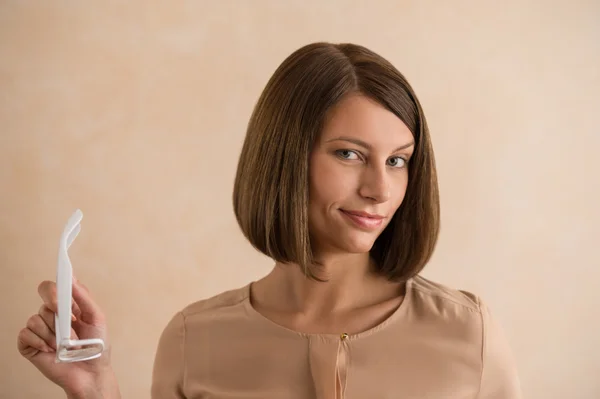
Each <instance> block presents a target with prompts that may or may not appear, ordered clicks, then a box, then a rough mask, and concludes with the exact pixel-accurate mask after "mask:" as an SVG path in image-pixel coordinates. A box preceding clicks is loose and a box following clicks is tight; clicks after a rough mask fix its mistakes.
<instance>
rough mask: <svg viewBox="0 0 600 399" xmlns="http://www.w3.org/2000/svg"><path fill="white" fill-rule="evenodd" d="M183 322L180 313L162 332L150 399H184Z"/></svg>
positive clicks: (153, 372)
mask: <svg viewBox="0 0 600 399" xmlns="http://www.w3.org/2000/svg"><path fill="white" fill-rule="evenodd" d="M184 343H185V320H184V316H183V314H182V313H181V312H178V313H177V314H176V315H175V316H173V317H172V318H171V320H170V321H169V323H168V324H167V326H166V327H165V329H164V330H163V332H162V334H161V336H160V339H159V342H158V349H157V351H156V356H155V359H154V367H153V371H152V388H151V396H150V397H151V398H152V399H185V395H184V393H183V378H184V370H185V358H184Z"/></svg>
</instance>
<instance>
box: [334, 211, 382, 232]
mask: <svg viewBox="0 0 600 399" xmlns="http://www.w3.org/2000/svg"><path fill="white" fill-rule="evenodd" d="M340 212H342V214H343V215H344V216H345V217H346V219H348V220H349V221H351V222H352V223H353V224H354V225H355V226H357V227H359V228H361V229H362V230H369V231H371V230H377V229H378V228H380V227H381V225H382V224H383V220H384V219H385V217H384V216H381V215H377V214H371V213H367V212H362V211H349V210H345V209H340Z"/></svg>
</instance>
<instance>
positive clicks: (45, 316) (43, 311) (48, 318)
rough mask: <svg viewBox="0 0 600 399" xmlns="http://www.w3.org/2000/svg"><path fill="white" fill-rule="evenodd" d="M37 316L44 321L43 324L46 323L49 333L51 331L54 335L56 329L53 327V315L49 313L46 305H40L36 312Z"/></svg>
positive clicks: (51, 312)
mask: <svg viewBox="0 0 600 399" xmlns="http://www.w3.org/2000/svg"><path fill="white" fill-rule="evenodd" d="M38 314H39V315H40V317H41V318H42V320H44V323H46V325H47V326H48V328H49V329H50V331H52V333H53V334H54V333H55V332H56V329H55V327H54V315H55V313H54V312H53V311H51V310H50V309H48V307H47V306H46V305H42V306H40V309H39V310H38Z"/></svg>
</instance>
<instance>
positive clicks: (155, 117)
mask: <svg viewBox="0 0 600 399" xmlns="http://www.w3.org/2000/svg"><path fill="white" fill-rule="evenodd" d="M119 3H120V4H118V5H117V2H100V3H95V4H90V3H88V2H76V1H60V2H58V1H55V2H49V1H45V2H26V1H22V2H21V1H3V2H1V3H0V126H1V128H0V190H1V195H0V268H1V271H2V279H0V314H1V315H2V317H3V321H2V328H1V329H0V359H2V361H1V362H0V398H11V399H12V398H19V399H20V398H25V399H29V398H42V397H43V398H47V399H53V398H61V397H63V394H62V392H61V391H60V390H59V389H58V388H56V387H54V386H52V385H51V384H50V383H49V382H48V381H46V380H45V379H44V378H43V377H42V376H41V375H40V374H39V373H38V372H37V370H35V369H34V368H33V366H31V365H30V364H29V363H28V362H27V361H26V360H24V359H22V358H21V357H20V356H19V354H18V352H17V350H16V335H17V332H18V330H19V329H20V328H21V327H22V326H23V325H24V323H25V321H26V320H27V318H28V317H29V316H30V315H31V314H32V313H35V312H36V311H37V309H38V307H39V304H40V303H39V298H38V296H37V292H36V287H37V284H38V283H39V282H40V281H42V280H44V279H53V278H54V273H55V262H56V254H57V247H58V237H59V234H60V231H61V230H62V227H63V224H64V222H65V221H66V219H67V218H68V216H69V215H70V214H71V212H72V211H73V210H74V209H75V208H81V209H82V211H83V213H84V219H83V225H82V232H81V234H80V236H79V238H78V239H77V241H76V242H75V244H74V245H73V247H72V250H71V255H72V259H73V262H74V268H75V271H76V273H77V275H78V276H79V278H80V279H81V280H83V281H84V282H85V283H86V284H87V285H88V286H89V288H90V289H91V291H92V292H93V293H94V295H95V297H96V299H97V301H98V302H99V303H100V304H101V305H102V306H103V308H104V310H105V312H106V313H107V315H108V318H109V328H110V333H111V338H112V343H113V345H114V356H113V361H114V367H115V370H116V373H117V375H118V377H119V380H120V382H121V389H122V393H123V397H124V398H146V397H148V395H149V385H150V376H151V367H152V360H153V357H154V350H155V346H156V342H157V339H158V335H159V334H160V332H161V331H162V328H163V327H164V325H165V323H166V322H167V320H168V319H169V317H170V316H171V315H172V314H173V312H174V311H176V310H178V309H179V308H180V307H182V306H184V305H185V304H187V303H189V302H191V301H194V300H197V299H200V298H204V297H207V296H209V295H212V294H215V293H217V292H219V291H222V290H224V289H229V288H232V287H236V286H239V285H241V284H245V283H246V282H247V281H248V280H250V279H255V278H259V277H260V276H261V275H262V274H264V273H266V272H268V271H269V270H270V266H271V262H270V260H269V259H265V258H264V257H262V256H260V255H258V254H256V252H255V251H254V250H253V249H252V248H251V247H250V246H249V244H247V243H246V242H245V241H244V240H243V238H242V236H241V234H240V233H239V230H238V228H237V225H236V223H235V220H234V218H233V213H232V207H231V189H232V182H233V175H234V172H235V166H236V162H237V156H238V153H239V150H240V148H241V144H242V140H243V136H244V129H245V125H246V121H247V119H248V117H249V115H250V112H251V109H252V107H253V105H254V102H255V101H256V99H257V97H258V95H259V94H260V91H261V90H262V88H263V86H264V85H265V83H266V81H267V79H268V78H269V76H270V75H271V73H272V72H273V71H274V70H275V68H276V67H277V65H278V64H279V63H280V62H281V61H282V60H283V59H284V58H285V57H286V56H287V55H288V54H289V53H291V52H292V51H293V50H295V49H296V48H298V47H300V46H302V45H304V44H307V43H309V42H312V41H317V40H327V41H334V42H339V41H350V42H356V43H360V44H364V45H366V46H368V47H370V48H372V49H373V50H375V51H377V52H379V53H380V54H382V55H383V56H385V57H387V58H388V59H390V60H391V61H392V62H393V63H394V64H395V65H396V66H397V67H398V68H399V69H400V70H401V71H402V72H403V73H405V75H406V76H407V77H408V79H409V81H410V82H411V83H412V84H413V86H414V87H415V89H416V90H417V93H418V94H419V96H420V98H421V101H422V103H423V105H424V108H425V112H426V115H427V117H428V119H429V122H430V126H431V131H432V138H433V143H434V148H435V150H436V156H437V162H438V168H439V175H440V184H441V192H442V211H443V226H442V233H441V237H440V242H439V245H438V248H437V251H436V253H435V257H434V259H433V260H432V262H431V264H430V265H429V267H428V268H427V269H426V273H425V274H426V275H428V276H429V277H431V278H434V279H436V280H438V281H440V282H443V283H446V284H449V285H451V286H455V287H458V288H465V289H469V290H472V291H475V292H476V293H478V294H480V295H481V296H483V297H484V299H486V301H487V302H488V303H489V304H490V306H491V307H492V308H493V310H494V311H495V313H496V314H497V316H498V317H499V318H500V319H501V320H502V321H503V323H504V325H505V330H506V332H507V335H508V338H509V339H510V341H511V344H512V345H513V347H514V350H515V354H516V357H517V360H518V362H519V367H520V370H521V375H522V379H523V385H524V390H525V393H526V396H527V397H528V398H544V399H554V398H556V399H565V398H569V399H571V398H573V399H593V398H598V397H600V384H599V383H598V379H597V372H598V370H600V346H599V345H600V341H599V340H598V336H599V334H600V333H599V328H600V323H599V322H598V317H597V315H598V314H599V313H598V310H597V309H598V306H599V305H600V299H599V295H598V290H597V286H598V283H597V281H598V279H600V268H599V266H600V256H599V255H598V248H597V246H594V244H596V240H597V237H599V236H600V231H599V228H598V226H599V225H600V215H599V211H598V204H599V203H600V198H599V197H600V184H599V179H598V172H600V163H599V161H598V157H597V152H598V148H599V147H600V137H599V136H600V132H599V130H600V129H599V126H600V124H599V123H598V120H597V115H598V109H599V108H600V99H599V96H598V92H600V74H599V71H600V6H599V4H598V2H592V1H588V2H584V1H572V2H566V1H563V2H558V1H553V2H549V1H545V2H542V1H539V2H533V1H508V2H506V1H503V2H480V1H478V2H475V1H472V2H470V1H453V2H437V1H404V2H401V1H393V0H390V1H383V0H382V1H379V2H372V1H355V2H345V1H341V0H338V1H330V2H327V5H323V4H321V2H320V1H286V2H279V1H233V0H230V1H221V2H216V1H215V2H209V1H196V2H193V1H186V2H154V3H152V5H151V4H150V2H144V1H127V2H119ZM375 4H377V6H375ZM594 315H595V316H594Z"/></svg>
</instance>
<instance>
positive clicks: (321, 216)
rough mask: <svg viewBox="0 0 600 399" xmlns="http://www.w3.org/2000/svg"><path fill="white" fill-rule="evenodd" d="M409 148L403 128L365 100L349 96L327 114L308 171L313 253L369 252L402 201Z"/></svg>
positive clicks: (410, 140) (408, 137) (411, 145)
mask: <svg viewBox="0 0 600 399" xmlns="http://www.w3.org/2000/svg"><path fill="white" fill-rule="evenodd" d="M413 149H414V141H413V136H412V133H411V132H410V130H409V129H408V127H407V126H406V125H405V124H404V123H403V122H402V121H401V120H400V119H399V118H398V117H397V116H396V115H394V114H393V113H392V112H390V111H388V110H387V109H385V108H384V107H383V106H381V105H379V104H378V103H376V102H374V101H373V100H370V99H369V98H367V97H365V96H362V95H358V94H354V95H351V96H348V97H346V98H345V99H343V100H342V101H341V102H340V103H339V104H338V105H337V106H336V107H335V108H334V109H333V110H332V111H331V113H330V114H329V115H328V118H327V120H326V121H325V124H324V127H323V131H322V133H321V135H320V137H319V139H318V141H317V142H316V143H315V146H314V148H313V151H312V153H311V157H310V166H309V168H310V169H309V176H310V177H309V230H310V235H311V243H312V246H313V249H314V251H315V252H316V253H317V254H319V253H323V252H327V253H364V252H368V251H370V250H371V247H372V246H373V244H374V243H375V240H376V239H377V237H378V236H379V234H381V232H382V231H383V230H384V229H385V227H386V226H387V224H388V223H389V222H390V220H391V218H392V216H393V215H394V213H395V212H396V210H397V209H398V207H399V206H400V204H401V203H402V200H403V199H404V194H405V192H406V187H407V184H408V169H407V166H408V160H409V159H410V157H411V155H412V152H413Z"/></svg>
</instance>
